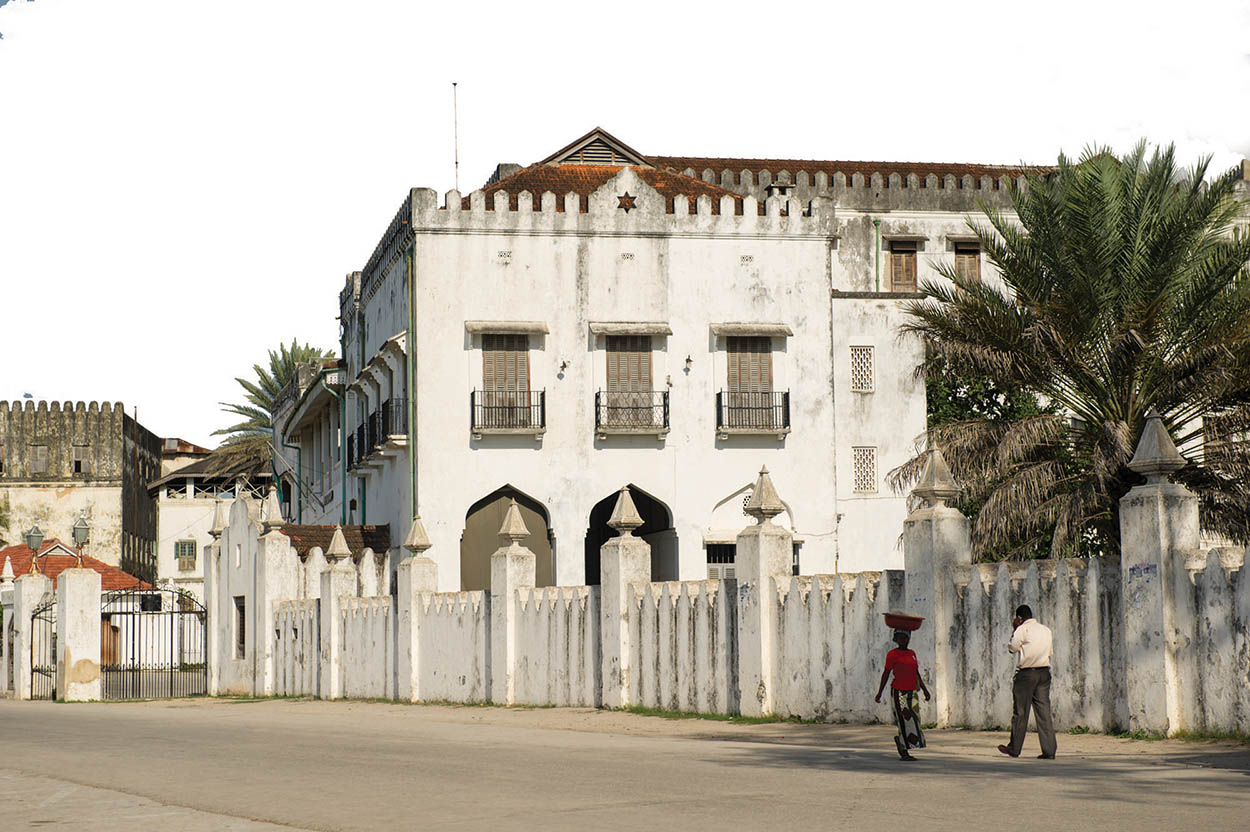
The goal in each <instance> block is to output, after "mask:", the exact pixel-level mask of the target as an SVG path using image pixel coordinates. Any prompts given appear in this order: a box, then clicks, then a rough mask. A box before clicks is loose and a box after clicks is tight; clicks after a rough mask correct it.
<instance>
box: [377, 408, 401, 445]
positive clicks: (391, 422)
mask: <svg viewBox="0 0 1250 832" xmlns="http://www.w3.org/2000/svg"><path fill="white" fill-rule="evenodd" d="M378 412H379V413H381V414H382V417H381V418H382V422H381V431H382V435H381V439H380V440H379V442H385V441H386V440H387V437H390V436H407V434H408V400H407V399H387V400H386V401H385V402H383V403H382V408H381V409H380V410H379V411H378Z"/></svg>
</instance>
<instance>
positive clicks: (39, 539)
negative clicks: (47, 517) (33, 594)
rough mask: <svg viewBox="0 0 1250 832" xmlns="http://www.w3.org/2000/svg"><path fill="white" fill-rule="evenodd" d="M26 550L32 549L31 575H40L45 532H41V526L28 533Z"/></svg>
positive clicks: (31, 529)
mask: <svg viewBox="0 0 1250 832" xmlns="http://www.w3.org/2000/svg"><path fill="white" fill-rule="evenodd" d="M25 538H26V548H28V549H30V574H32V575H38V574H39V547H40V546H42V545H43V532H41V531H40V530H39V524H38V523H36V524H35V525H33V526H31V527H30V531H28V532H26V534H25Z"/></svg>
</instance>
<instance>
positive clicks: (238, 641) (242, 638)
mask: <svg viewBox="0 0 1250 832" xmlns="http://www.w3.org/2000/svg"><path fill="white" fill-rule="evenodd" d="M246 650H247V599H246V598H244V597H243V596H242V595H236V596H234V657H235V658H236V659H241V658H243V657H244V656H245V655H246Z"/></svg>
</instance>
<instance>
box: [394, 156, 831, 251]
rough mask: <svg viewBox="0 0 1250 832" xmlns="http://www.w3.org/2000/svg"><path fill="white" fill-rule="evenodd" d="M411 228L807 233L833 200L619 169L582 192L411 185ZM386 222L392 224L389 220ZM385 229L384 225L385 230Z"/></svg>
mask: <svg viewBox="0 0 1250 832" xmlns="http://www.w3.org/2000/svg"><path fill="white" fill-rule="evenodd" d="M411 211H412V213H411V228H412V229H413V231H414V232H416V233H436V234H437V233H456V232H460V231H467V232H496V233H504V234H507V233H515V234H572V235H601V236H612V235H622V236H629V235H633V234H643V235H668V236H686V235H689V236H734V235H744V236H757V237H758V236H770V237H783V238H784V237H796V236H797V237H813V236H832V235H833V233H834V211H833V203H832V202H831V201H830V200H828V199H823V198H816V199H812V200H807V201H804V200H800V199H798V198H796V197H793V196H790V197H783V196H773V197H769V198H767V199H764V200H758V199H756V198H755V197H754V196H737V195H733V194H723V195H720V196H719V197H713V196H711V195H709V194H707V193H700V194H699V195H697V196H693V197H692V196H689V195H686V194H680V193H679V194H672V195H666V194H663V193H661V192H660V191H658V190H656V189H655V188H652V187H651V186H650V185H649V184H647V182H646V181H645V180H644V179H643V177H642V176H640V175H639V174H638V173H637V172H636V171H634V170H633V169H632V168H628V167H625V168H621V169H620V172H619V173H617V174H616V175H615V176H613V177H611V178H610V179H608V180H607V181H606V182H605V183H604V184H603V185H602V186H600V187H599V188H597V189H596V190H594V191H592V192H590V193H588V194H579V193H577V192H574V191H570V192H568V193H564V194H556V193H552V192H551V191H546V192H543V193H532V192H530V191H521V192H519V193H515V194H513V193H509V192H507V191H505V190H502V189H496V190H493V191H492V192H490V193H487V192H486V191H481V190H478V191H474V192H472V193H471V194H469V195H468V196H467V197H466V196H464V195H462V194H461V193H460V192H459V191H455V190H452V191H448V192H447V193H446V195H445V197H444V199H443V200H442V202H441V204H440V202H439V199H438V196H437V194H435V192H434V191H432V190H429V189H426V188H417V189H415V190H413V191H412V194H411ZM392 225H394V223H393V224H392ZM389 233H390V232H389V231H388V234H389Z"/></svg>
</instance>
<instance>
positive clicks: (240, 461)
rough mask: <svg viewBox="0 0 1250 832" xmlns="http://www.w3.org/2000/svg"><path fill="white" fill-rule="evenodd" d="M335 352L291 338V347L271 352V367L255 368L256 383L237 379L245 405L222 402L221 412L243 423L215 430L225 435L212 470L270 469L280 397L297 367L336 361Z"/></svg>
mask: <svg viewBox="0 0 1250 832" xmlns="http://www.w3.org/2000/svg"><path fill="white" fill-rule="evenodd" d="M333 357H334V353H333V352H330V351H327V350H322V349H319V348H317V347H313V346H310V345H309V344H304V345H302V346H301V345H300V343H299V342H298V341H297V340H296V339H294V338H293V339H291V346H290V347H287V346H286V345H285V344H280V345H279V346H278V349H277V350H276V351H275V350H269V368H268V369H265V368H264V367H261V366H260V365H259V364H254V365H252V370H253V371H255V373H256V380H255V381H249V380H247V379H245V378H236V379H235V381H237V382H238V383H239V386H241V387H242V388H243V390H244V391H245V393H246V395H245V396H244V399H245V402H244V403H241V404H232V403H229V402H220V404H221V406H222V410H224V411H225V412H227V413H232V414H234V415H235V416H241V417H242V418H243V421H241V422H239V423H237V424H234V425H231V426H230V427H228V428H222V429H221V430H216V431H213V435H214V436H225V437H226V438H225V440H223V441H222V443H221V446H220V447H218V448H217V450H215V451H214V452H213V456H212V460H213V468H214V469H216V470H227V469H231V470H234V469H239V468H248V469H253V470H255V469H261V468H265V467H268V466H269V464H270V462H271V461H272V459H273V440H274V437H273V411H274V403H275V402H276V401H277V398H278V395H279V394H280V393H281V392H282V390H283V388H285V387H286V386H287V385H288V384H290V383H291V381H292V380H293V379H294V378H295V371H296V367H297V366H298V365H299V364H302V363H306V362H309V361H314V362H315V361H320V360H322V359H324V358H333Z"/></svg>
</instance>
